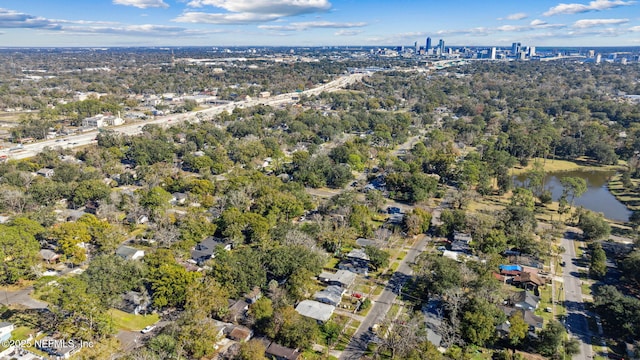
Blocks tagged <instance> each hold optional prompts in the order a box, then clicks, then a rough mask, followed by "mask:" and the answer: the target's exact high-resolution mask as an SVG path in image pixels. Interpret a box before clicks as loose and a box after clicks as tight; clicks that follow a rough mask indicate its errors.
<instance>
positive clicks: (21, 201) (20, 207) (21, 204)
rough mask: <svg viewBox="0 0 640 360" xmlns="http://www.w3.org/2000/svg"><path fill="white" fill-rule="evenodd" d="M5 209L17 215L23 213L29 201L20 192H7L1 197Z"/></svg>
mask: <svg viewBox="0 0 640 360" xmlns="http://www.w3.org/2000/svg"><path fill="white" fill-rule="evenodd" d="M0 196H1V199H2V204H3V205H4V207H6V208H9V209H10V210H11V211H14V212H16V213H22V212H24V210H25V209H26V208H27V205H28V204H29V199H28V198H27V196H26V195H25V194H24V193H23V192H22V191H20V190H15V189H14V190H5V191H3V192H2V194H1V195H0Z"/></svg>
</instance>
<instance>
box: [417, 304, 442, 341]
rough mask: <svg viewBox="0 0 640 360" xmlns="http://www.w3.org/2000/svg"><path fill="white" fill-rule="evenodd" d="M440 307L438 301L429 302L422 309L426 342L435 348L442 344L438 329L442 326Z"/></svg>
mask: <svg viewBox="0 0 640 360" xmlns="http://www.w3.org/2000/svg"><path fill="white" fill-rule="evenodd" d="M441 307H442V303H441V301H440V300H430V301H429V302H428V303H427V304H425V305H424V306H423V307H422V314H423V315H424V321H425V329H426V331H427V340H429V342H430V343H432V344H433V345H435V346H436V347H440V346H441V343H442V335H441V334H440V327H441V325H442V309H441Z"/></svg>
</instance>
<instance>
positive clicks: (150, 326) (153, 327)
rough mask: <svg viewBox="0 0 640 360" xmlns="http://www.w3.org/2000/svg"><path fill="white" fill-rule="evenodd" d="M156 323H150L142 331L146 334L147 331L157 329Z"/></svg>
mask: <svg viewBox="0 0 640 360" xmlns="http://www.w3.org/2000/svg"><path fill="white" fill-rule="evenodd" d="M155 328H156V327H155V325H149V326H147V327H146V328H144V329H142V330H140V332H141V333H143V334H146V333H150V332H152V331H153V329H155Z"/></svg>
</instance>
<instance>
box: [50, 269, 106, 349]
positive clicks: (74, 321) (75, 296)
mask: <svg viewBox="0 0 640 360" xmlns="http://www.w3.org/2000/svg"><path fill="white" fill-rule="evenodd" d="M45 300H46V301H47V302H48V303H49V304H51V306H50V309H51V311H52V312H53V314H54V316H55V318H56V320H55V324H56V328H55V329H56V331H59V332H62V333H63V334H65V335H66V336H67V337H68V338H72V339H79V340H84V341H93V340H96V339H104V338H105V337H106V336H107V335H109V334H111V333H112V332H113V327H112V325H111V320H110V317H109V316H108V315H107V312H106V308H105V307H104V306H103V305H102V301H101V300H100V298H99V297H98V296H97V295H95V294H93V293H91V291H90V290H89V285H88V284H87V283H86V282H85V281H84V280H83V279H82V278H81V277H68V278H63V279H60V280H58V281H57V285H56V286H53V287H52V288H51V291H49V292H48V293H47V294H46V295H45Z"/></svg>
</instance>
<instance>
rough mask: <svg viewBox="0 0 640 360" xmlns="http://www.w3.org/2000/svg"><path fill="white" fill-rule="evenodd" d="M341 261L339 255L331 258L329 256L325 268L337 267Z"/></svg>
mask: <svg viewBox="0 0 640 360" xmlns="http://www.w3.org/2000/svg"><path fill="white" fill-rule="evenodd" d="M339 262H340V259H338V258H337V257H331V258H329V260H328V261H327V263H326V264H324V268H325V269H335V268H336V267H337V266H338V263H339Z"/></svg>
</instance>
